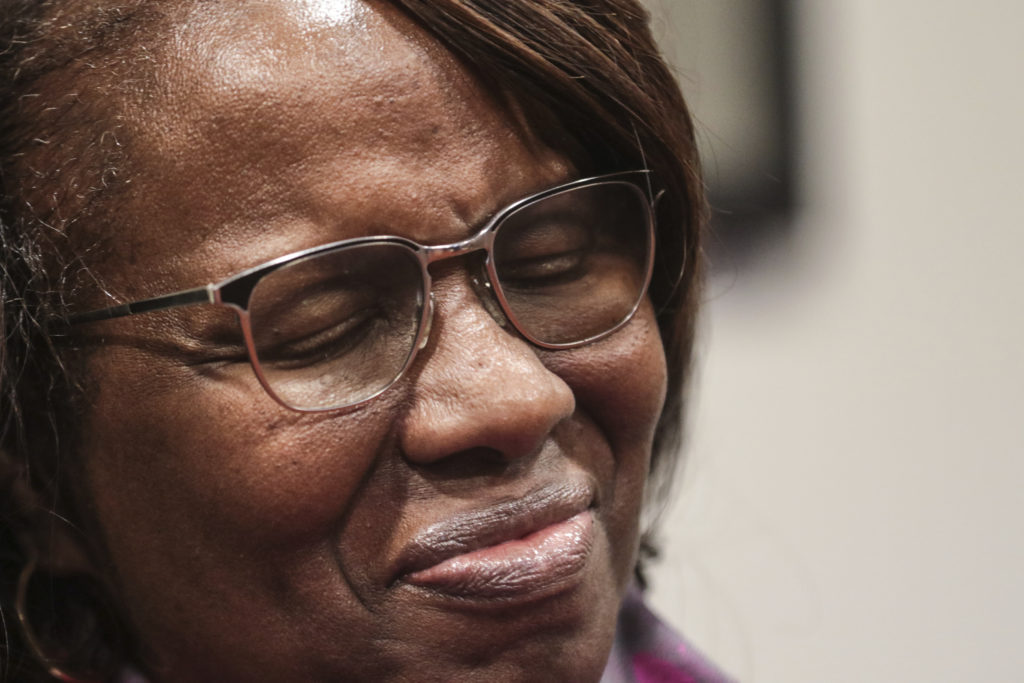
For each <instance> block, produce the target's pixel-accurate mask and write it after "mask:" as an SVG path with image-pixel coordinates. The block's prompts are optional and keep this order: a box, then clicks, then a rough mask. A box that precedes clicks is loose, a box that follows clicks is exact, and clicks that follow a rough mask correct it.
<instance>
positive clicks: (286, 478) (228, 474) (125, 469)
mask: <svg viewBox="0 0 1024 683" xmlns="http://www.w3.org/2000/svg"><path fill="white" fill-rule="evenodd" d="M112 355H113V354H112ZM121 360H122V362H118V359H117V358H116V357H112V358H111V359H110V362H109V363H107V362H104V361H99V362H98V363H97V364H96V367H94V368H93V370H94V374H95V373H102V372H106V374H101V375H99V376H104V377H115V378H116V379H115V381H104V382H103V383H102V384H101V391H99V392H98V397H97V400H96V401H95V402H94V404H93V406H92V410H91V414H90V417H89V419H88V424H89V429H88V432H87V435H86V437H87V438H86V439H85V444H84V446H85V447H84V457H85V458H86V472H87V474H88V488H89V490H90V491H91V492H92V493H93V494H94V495H93V496H92V498H93V501H94V505H95V506H96V512H95V514H96V517H97V518H98V519H99V521H100V522H101V526H102V527H104V529H105V531H106V535H107V537H108V538H109V539H110V541H111V543H112V544H115V547H112V548H111V552H112V553H114V552H117V550H118V548H119V547H122V546H123V548H124V549H125V551H126V552H131V553H137V551H138V549H139V548H147V549H149V550H150V551H151V552H152V553H153V554H154V556H159V555H163V556H164V557H173V556H175V554H176V553H177V552H178V551H179V550H181V545H180V544H179V543H178V542H176V541H175V540H174V539H177V541H179V542H180V540H181V539H189V540H190V541H189V542H190V544H191V545H192V546H194V547H196V548H199V547H209V548H217V549H221V550H223V551H224V554H225V555H230V554H231V553H232V552H234V553H235V555H236V556H240V555H242V554H246V555H249V554H252V553H253V552H254V551H255V552H262V551H266V552H269V551H274V550H280V549H281V548H280V547H278V546H280V545H281V544H284V543H289V544H298V543H307V542H310V543H311V542H313V541H314V539H316V538H322V537H323V536H324V535H325V533H326V530H328V529H330V528H332V525H334V524H336V523H337V519H338V518H339V515H341V514H342V513H343V512H344V510H345V509H346V506H347V505H348V503H349V501H350V499H351V498H352V496H353V495H354V493H355V491H356V490H357V488H358V487H359V484H360V481H361V480H362V479H363V477H364V476H365V473H366V471H367V469H368V468H369V467H371V465H372V463H373V462H374V461H375V459H376V457H377V454H378V453H379V452H380V450H381V449H382V448H385V447H386V444H387V442H388V439H389V438H390V435H389V434H390V430H389V427H388V425H389V424H390V422H391V417H390V413H389V409H390V407H389V405H388V403H387V402H386V401H381V402H378V403H376V404H374V405H373V406H372V407H370V409H368V410H364V411H361V412H359V413H358V414H351V415H347V416H345V419H344V420H339V419H337V418H335V419H333V420H332V419H328V418H327V417H326V416H310V415H301V414H298V413H292V412H290V411H284V410H282V409H281V408H280V407H279V406H278V405H277V404H275V403H274V402H272V401H271V400H270V399H269V398H268V397H266V396H265V395H264V394H263V392H262V390H261V389H260V388H259V387H258V386H256V384H255V381H254V380H249V379H248V378H245V379H244V380H242V381H239V382H230V381H229V382H223V381H218V380H217V378H208V377H201V376H195V375H192V376H188V377H186V376H185V375H184V373H185V372H188V370H187V369H184V370H183V369H181V368H180V367H179V368H176V369H175V370H173V371H171V370H168V371H167V372H166V373H163V372H160V368H159V366H156V367H154V363H152V362H151V363H149V364H148V371H147V372H142V371H141V369H140V371H139V372H136V373H133V372H132V368H133V367H137V365H133V364H132V363H130V362H123V361H124V359H121ZM114 373H117V374H116V375H115V374H114ZM173 373H177V374H178V376H177V377H173V376H171V375H172V374H173ZM154 377H157V378H160V377H169V379H166V380H165V381H163V382H161V383H160V388H159V389H157V390H154V388H153V378H154ZM212 511H216V514H212ZM161 544H166V546H167V547H158V546H160V545H161ZM129 549H130V550H129ZM115 559H116V558H115Z"/></svg>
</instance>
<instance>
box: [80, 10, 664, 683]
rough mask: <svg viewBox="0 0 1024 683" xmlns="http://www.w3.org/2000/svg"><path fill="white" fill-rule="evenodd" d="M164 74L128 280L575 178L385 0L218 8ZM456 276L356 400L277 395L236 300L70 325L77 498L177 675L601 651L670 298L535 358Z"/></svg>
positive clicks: (126, 216) (377, 230)
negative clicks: (402, 366) (255, 356)
mask: <svg viewBox="0 0 1024 683" xmlns="http://www.w3.org/2000/svg"><path fill="white" fill-rule="evenodd" d="M228 7H230V8H228ZM151 68H152V74H151V75H152V78H153V80H152V81H151V82H149V84H148V85H147V86H146V89H145V90H144V92H145V93H147V94H146V95H145V97H134V98H133V96H126V98H128V99H132V101H133V102H134V103H133V104H129V105H126V118H125V121H126V123H125V130H127V131H130V133H128V134H126V135H128V137H129V139H128V144H129V149H130V150H131V152H132V155H133V156H132V163H133V168H134V169H135V171H136V175H135V176H133V181H132V184H131V185H130V186H129V189H128V190H127V191H126V195H125V199H124V206H123V209H122V210H121V211H119V212H118V216H119V218H118V225H119V226H122V227H121V228H119V229H120V230H121V232H119V233H117V234H114V235H112V236H111V237H112V239H111V240H110V242H111V243H112V244H114V245H116V246H114V247H112V250H113V253H112V255H111V257H110V258H109V259H107V260H105V261H104V263H103V264H98V265H97V267H96V272H97V275H98V277H99V278H101V281H102V283H103V285H104V286H105V287H107V288H109V289H110V290H111V291H114V292H116V294H117V295H118V296H119V297H123V298H125V299H136V298H141V297H145V296H151V295H157V294H162V293H166V292H169V291H174V290H177V289H182V288H186V287H193V286H197V285H201V284H203V283H206V282H212V281H216V280H219V279H221V278H223V277H226V276H228V275H231V274H234V273H236V272H238V271H240V270H242V269H244V268H247V267H250V266H253V265H256V264H259V263H262V262H264V261H267V260H269V259H272V258H274V257H276V256H280V255H283V254H285V253H289V252H292V251H295V250H298V249H302V248H305V247H310V246H315V245H319V244H323V243H327V242H331V241H336V240H340V239H344V238H348V237H354V236H359V235H366V234H395V235H402V236H407V237H410V238H412V239H415V240H417V241H420V242H422V243H428V244H429V243H441V242H451V241H454V240H457V239H459V238H461V237H464V236H468V235H470V234H472V233H474V232H475V231H476V229H477V228H478V227H479V226H480V225H481V224H482V222H483V221H484V220H485V219H486V218H487V217H488V216H490V215H491V214H493V213H494V212H495V211H496V210H497V209H499V208H500V207H502V206H504V205H505V204H507V203H508V202H510V201H512V200H515V199H517V198H519V197H521V196H525V195H527V194H529V193H531V192H533V191H536V190H540V189H543V188H545V187H548V186H552V185H556V184H558V183H561V182H564V181H567V180H570V179H573V178H574V174H575V172H574V169H573V168H572V166H571V164H570V163H569V162H568V161H567V160H566V159H565V158H564V157H562V156H560V155H559V154H556V153H554V152H552V151H551V150H550V149H547V148H546V147H544V146H543V145H542V144H540V143H539V142H538V140H537V139H536V138H534V137H532V136H531V135H530V134H529V132H528V131H527V130H526V129H525V128H524V127H523V126H522V125H521V124H520V122H519V121H518V120H517V118H516V115H515V114H514V113H512V112H510V111H509V110H508V108H507V107H502V106H500V105H499V104H497V103H496V102H495V100H494V99H493V98H492V97H491V96H489V95H488V93H487V92H486V91H485V90H483V89H482V88H481V87H480V86H479V84H478V83H477V82H475V81H474V79H473V77H472V76H471V75H470V74H469V73H468V72H467V70H466V69H465V68H464V67H462V66H461V65H460V64H459V63H458V62H457V61H456V60H455V59H454V58H453V57H452V56H451V55H450V54H449V53H448V52H447V51H446V50H445V49H444V48H443V47H442V46H441V45H440V44H438V43H437V42H436V41H434V40H433V39H431V38H430V37H428V36H427V35H426V34H425V33H424V32H423V31H422V30H420V29H418V28H417V27H416V26H415V25H414V24H412V23H411V22H410V21H408V20H407V19H406V18H404V17H403V16H402V15H400V14H399V13H397V12H396V11H394V10H392V9H389V8H388V7H386V6H383V7H382V6H378V5H376V4H369V5H368V4H363V3H361V2H353V1H346V0H336V1H333V2H329V1H327V0H321V1H318V2H314V1H308V2H275V3H264V2H258V3H257V2H253V3H232V4H230V6H229V5H217V4H214V5H211V4H207V3H202V4H200V5H199V8H198V9H196V10H195V11H193V12H192V13H191V14H190V15H189V17H188V21H187V22H186V23H184V24H182V27H181V28H179V29H178V30H177V31H176V32H175V33H174V34H173V35H171V36H170V37H169V38H168V39H167V40H166V41H164V42H163V44H162V45H161V46H154V47H153V48H152V50H151ZM469 273H470V268H469V264H468V263H467V262H466V260H464V259H460V260H455V261H451V262H446V263H444V264H439V265H438V267H437V268H436V269H434V270H433V271H432V275H433V277H434V297H435V304H434V315H433V325H432V329H431V332H430V337H429V342H428V343H427V345H426V346H425V347H424V348H423V349H422V351H421V352H420V353H419V355H418V356H417V359H416V361H415V363H414V365H413V367H412V368H411V369H410V371H409V372H407V373H406V375H405V376H404V377H403V378H402V379H401V380H400V381H399V383H398V384H396V385H395V386H393V387H392V388H391V389H389V390H388V391H387V392H385V393H384V394H383V395H381V396H380V397H378V398H377V399H375V400H373V401H371V402H370V403H368V404H366V405H364V406H363V407H361V408H359V409H357V410H355V411H348V412H341V413H331V412H327V413H319V414H310V413H297V412H294V411H289V410H287V409H285V408H283V407H281V406H280V405H279V404H277V403H275V402H274V401H273V400H271V399H270V398H269V397H268V396H267V395H266V393H265V392H264V391H263V390H262V389H261V387H260V386H259V384H258V383H257V381H256V379H255V377H254V376H253V373H252V371H251V369H250V367H249V366H248V364H247V363H246V362H245V358H244V352H243V351H241V350H240V346H239V340H238V337H237V329H236V322H235V318H234V316H233V314H231V312H230V311H227V310H225V309H219V308H214V307H189V308H182V309H175V310H173V311H167V312H162V313H156V314H149V315H141V316H133V317H130V318H125V319H121V320H116V321H110V322H106V323H100V324H96V325H93V326H90V327H89V328H88V330H83V332H84V333H87V334H91V335H95V336H96V337H97V338H98V340H99V341H101V342H102V343H100V344H98V345H97V346H96V350H95V351H94V352H92V354H91V356H90V357H89V361H88V374H89V377H91V378H92V381H93V384H94V386H93V391H94V395H93V396H92V399H93V400H92V402H91V404H90V405H89V407H88V409H87V416H86V419H85V425H86V427H85V433H84V437H83V446H82V448H83V453H82V456H83V458H84V463H85V472H86V478H85V487H86V494H87V498H88V499H89V500H91V501H92V505H93V510H92V514H93V516H94V518H95V520H96V521H97V522H98V524H99V528H100V529H101V530H102V532H103V535H104V539H103V541H104V543H105V550H106V552H107V553H108V555H109V558H110V563H111V566H112V567H113V572H112V573H113V576H112V578H110V581H111V582H112V583H113V586H114V589H115V590H116V591H117V593H118V594H119V595H120V596H121V597H122V599H123V601H124V604H125V605H126V606H127V609H128V611H129V614H130V618H131V620H132V622H133V625H134V626H135V628H136V629H137V632H138V634H139V636H140V638H141V641H142V643H143V644H144V646H145V648H146V649H147V651H148V652H150V653H151V658H152V661H153V662H154V664H155V666H156V667H157V673H158V675H160V676H161V677H162V678H164V679H166V680H217V681H223V680H238V681H241V680H253V681H255V680H273V681H286V680H301V681H310V680H354V679H359V680H363V679H365V680H386V679H388V678H389V677H391V678H394V679H396V680H459V681H470V680H481V681H495V680H538V675H539V673H538V672H543V676H549V677H550V679H551V680H588V679H593V680H596V679H597V678H598V677H599V676H600V672H601V671H602V669H603V666H604V660H605V657H606V655H607V651H608V648H609V646H610V642H611V638H612V635H613V631H614V625H615V616H616V612H617V609H618V605H619V601H620V598H621V596H622V593H623V590H624V588H625V585H626V584H627V582H628V580H629V576H630V574H631V570H632V567H633V564H634V558H635V549H636V542H637V527H638V516H639V511H640V504H641V499H642V495H643V489H644V482H645V477H646V473H647V467H648V461H649V458H650V450H651V441H652V435H653V431H654V426H655V423H656V421H657V418H658V416H659V413H660V410H661V406H662V402H663V398H664V391H665V365H664V357H663V351H662V346H661V342H660V339H659V336H658V331H657V327H656V325H655V321H654V319H653V314H652V311H651V308H650V306H649V305H648V304H646V303H645V304H644V305H643V306H642V307H641V309H640V312H639V313H638V314H637V316H636V317H635V319H634V320H633V321H632V322H631V323H630V324H629V325H627V326H626V327H625V328H624V329H622V330H620V331H619V332H617V333H615V334H613V335H612V336H610V337H608V338H606V339H604V340H602V341H599V342H596V343H593V344H590V345H588V346H584V347H582V348H577V349H574V350H567V351H542V350H539V349H537V348H534V347H532V346H531V345H529V344H528V343H527V342H525V341H524V340H523V339H521V338H520V337H518V336H517V335H516V334H515V333H514V332H512V331H510V330H509V329H507V328H505V327H503V326H502V325H500V324H499V323H498V322H496V320H495V319H494V318H493V317H492V316H491V315H489V314H488V312H487V309H485V308H484V305H483V303H482V300H481V298H480V296H479V294H478V292H477V289H476V288H475V287H474V285H473V284H472V282H471V278H470V274H469ZM524 536H525V538H523V537H524ZM517 539H519V540H517ZM507 541H513V542H510V543H505V542H507ZM460 553H461V554H460ZM437 563H440V564H437ZM432 565H433V566H432ZM414 570H422V571H420V572H419V573H418V574H415V573H414V574H413V575H412V576H410V572H412V571H414Z"/></svg>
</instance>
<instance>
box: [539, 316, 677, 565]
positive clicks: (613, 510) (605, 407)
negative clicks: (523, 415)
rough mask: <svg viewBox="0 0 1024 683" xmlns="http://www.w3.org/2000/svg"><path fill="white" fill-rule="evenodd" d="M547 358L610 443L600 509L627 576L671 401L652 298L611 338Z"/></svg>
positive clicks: (580, 408) (615, 554) (617, 561)
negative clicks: (658, 432) (655, 447)
mask: <svg viewBox="0 0 1024 683" xmlns="http://www.w3.org/2000/svg"><path fill="white" fill-rule="evenodd" d="M545 365H547V366H548V367H549V368H550V369H551V370H552V371H553V372H556V373H557V374H559V375H560V376H561V377H562V378H563V379H564V380H565V381H566V382H567V383H568V384H569V385H570V386H571V387H572V389H573V391H574V393H575V396H576V401H577V410H578V411H579V412H581V413H583V414H584V415H586V418H587V420H588V421H591V422H592V423H593V426H594V428H595V429H597V430H598V431H599V432H600V434H601V436H602V437H603V439H604V441H605V442H606V443H607V444H608V445H609V446H610V448H611V453H612V458H613V462H612V463H611V468H610V471H609V472H608V474H607V476H606V477H605V479H606V484H607V486H606V489H605V491H604V493H605V494H606V498H605V500H603V501H602V503H601V514H602V516H603V517H604V522H605V525H606V526H607V529H608V533H609V543H610V549H611V553H612V562H613V564H614V566H615V571H616V573H617V575H618V577H619V581H620V582H622V584H624V583H625V581H627V580H628V577H629V575H630V574H631V572H632V569H633V565H634V562H635V548H636V543H637V540H638V535H639V534H638V530H639V521H640V511H641V507H642V504H643V501H644V491H645V487H646V484H647V475H648V470H649V466H650V459H651V447H652V443H653V439H654V431H655V428H656V426H657V424H658V420H659V418H660V417H661V411H662V408H663V406H664V402H665V389H666V377H667V371H666V363H665V353H664V349H663V346H662V343H661V337H660V335H659V333H658V329H657V326H656V324H655V321H654V315H653V312H652V311H651V310H650V306H649V305H645V306H644V307H643V308H642V309H641V310H640V311H639V312H638V314H637V316H636V318H635V319H634V320H633V321H632V322H631V323H630V324H629V325H628V326H627V327H626V328H624V329H623V330H620V331H619V332H617V333H616V334H614V335H612V336H611V337H609V338H608V339H605V340H603V341H601V342H598V343H596V344H592V345H590V346H586V347H583V348H581V349H578V350H577V351H575V352H571V351H570V352H566V351H561V352H556V353H552V354H550V355H548V356H545ZM599 469H601V470H604V469H605V468H604V467H603V466H601V467H599Z"/></svg>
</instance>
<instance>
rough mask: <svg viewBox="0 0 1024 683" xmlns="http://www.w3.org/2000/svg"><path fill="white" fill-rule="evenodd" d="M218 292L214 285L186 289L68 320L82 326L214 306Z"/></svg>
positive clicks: (81, 314) (72, 317) (76, 316)
mask: <svg viewBox="0 0 1024 683" xmlns="http://www.w3.org/2000/svg"><path fill="white" fill-rule="evenodd" d="M216 292H217V289H216V287H214V285H204V286H202V287H196V288H195V289H186V290H183V291H180V292H174V293H173V294H164V295H163V296H155V297H153V298H151V299H142V300H141V301H133V302H131V303H127V304H121V305H120V306H111V307H110V308H103V309H100V310H98V311H88V312H87V313H76V314H74V315H72V316H70V317H69V318H68V322H69V323H70V324H72V325H80V324H82V323H91V322H96V321H97V320H110V319H111V318H123V317H124V316H126V315H132V314H134V313H148V312H150V311H161V310H164V309H166V308H176V307H178V306H190V305H192V304H213V303H217V299H216Z"/></svg>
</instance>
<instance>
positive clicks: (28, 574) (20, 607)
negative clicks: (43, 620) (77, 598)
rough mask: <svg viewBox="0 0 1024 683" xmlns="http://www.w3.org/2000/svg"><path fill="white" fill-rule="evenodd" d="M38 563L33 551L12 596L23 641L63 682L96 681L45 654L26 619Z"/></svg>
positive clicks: (81, 682) (54, 675)
mask: <svg viewBox="0 0 1024 683" xmlns="http://www.w3.org/2000/svg"><path fill="white" fill-rule="evenodd" d="M38 563H39V556H38V555H37V554H36V553H35V552H34V551H33V552H32V553H31V555H30V556H29V558H28V562H26V563H25V566H24V567H23V568H22V570H21V574H19V575H18V591H17V593H16V595H15V598H14V610H15V612H17V614H18V623H20V624H21V634H22V637H23V638H24V639H25V643H26V644H27V645H28V647H29V649H30V650H32V654H34V655H35V657H36V659H38V660H39V661H40V662H41V663H42V664H43V666H45V667H46V672H47V673H48V674H50V676H52V677H53V678H55V679H57V680H58V681H64V683H96V681H95V680H94V679H87V678H78V677H77V676H72V675H71V674H69V673H68V672H66V671H64V670H63V669H61V668H60V667H59V666H58V665H57V663H56V662H54V661H53V660H52V659H50V657H48V656H47V655H46V653H45V652H44V651H43V648H42V645H41V643H40V641H39V638H38V636H37V635H36V632H35V629H33V628H32V624H31V623H30V622H29V619H28V610H27V609H26V604H27V601H28V585H29V582H30V581H31V580H32V575H33V574H35V572H36V567H37V565H38Z"/></svg>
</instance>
